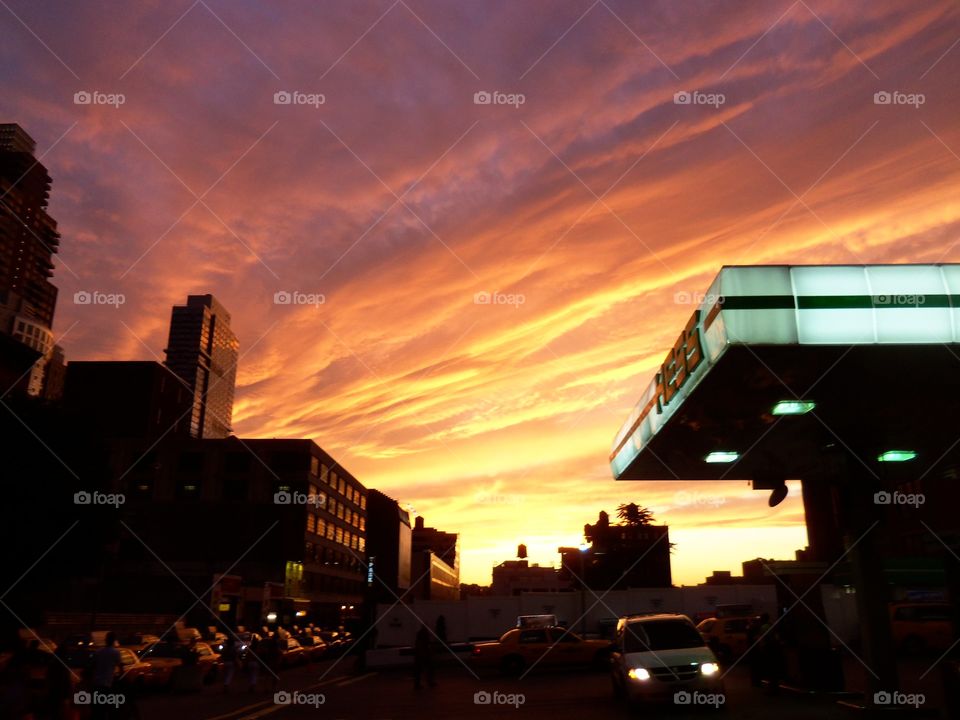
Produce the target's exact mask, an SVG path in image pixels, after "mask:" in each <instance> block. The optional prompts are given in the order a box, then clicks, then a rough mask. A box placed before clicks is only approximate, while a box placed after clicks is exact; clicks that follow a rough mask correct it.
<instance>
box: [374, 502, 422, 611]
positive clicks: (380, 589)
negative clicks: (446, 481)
mask: <svg viewBox="0 0 960 720" xmlns="http://www.w3.org/2000/svg"><path fill="white" fill-rule="evenodd" d="M367 520H368V521H369V525H368V526H367V594H368V596H369V597H371V598H374V599H376V600H377V601H378V602H386V603H392V602H393V601H394V600H397V599H398V598H402V597H403V596H404V594H405V593H406V592H407V590H408V589H409V588H410V580H411V578H410V553H411V549H412V537H413V536H412V533H413V530H412V528H411V527H410V513H409V512H408V511H407V510H405V509H404V508H402V507H400V504H399V503H398V502H397V501H396V500H394V499H393V498H391V497H390V496H389V495H386V494H385V493H382V492H380V491H379V490H368V491H367Z"/></svg>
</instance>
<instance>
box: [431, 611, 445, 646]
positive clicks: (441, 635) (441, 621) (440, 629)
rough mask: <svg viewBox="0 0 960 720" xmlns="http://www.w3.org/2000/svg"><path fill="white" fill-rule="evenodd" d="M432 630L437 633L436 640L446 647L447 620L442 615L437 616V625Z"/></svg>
mask: <svg viewBox="0 0 960 720" xmlns="http://www.w3.org/2000/svg"><path fill="white" fill-rule="evenodd" d="M434 630H435V631H436V633H437V639H438V640H439V641H440V644H441V645H443V646H444V647H446V646H447V618H445V617H444V616H443V615H437V623H436V627H435V628H434Z"/></svg>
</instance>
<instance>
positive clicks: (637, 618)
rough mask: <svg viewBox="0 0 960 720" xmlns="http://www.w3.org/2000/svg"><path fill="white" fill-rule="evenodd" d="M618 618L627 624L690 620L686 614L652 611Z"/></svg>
mask: <svg viewBox="0 0 960 720" xmlns="http://www.w3.org/2000/svg"><path fill="white" fill-rule="evenodd" d="M620 619H621V620H623V621H624V622H626V623H628V624H633V623H644V622H658V621H661V620H681V621H685V622H690V618H688V617H687V616H686V615H679V614H677V613H654V614H651V615H627V616H625V617H622V618H620ZM707 619H710V618H707Z"/></svg>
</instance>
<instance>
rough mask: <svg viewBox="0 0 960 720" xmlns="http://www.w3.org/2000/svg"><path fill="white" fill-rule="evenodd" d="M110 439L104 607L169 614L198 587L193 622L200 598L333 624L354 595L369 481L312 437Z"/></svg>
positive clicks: (354, 601)
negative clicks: (112, 535)
mask: <svg viewBox="0 0 960 720" xmlns="http://www.w3.org/2000/svg"><path fill="white" fill-rule="evenodd" d="M111 448H112V451H111V453H110V470H109V473H110V475H111V477H112V478H113V483H112V485H111V487H110V488H109V489H110V490H112V491H113V492H117V493H122V494H123V497H124V499H125V501H124V503H123V505H122V507H121V508H120V510H119V512H120V516H121V518H122V520H123V525H122V526H121V528H120V530H119V532H118V534H117V538H116V539H115V540H114V541H112V544H111V547H112V550H111V554H108V560H107V562H106V569H105V571H104V582H103V589H102V590H101V593H100V597H101V598H103V597H109V598H110V599H111V604H110V606H109V608H108V609H110V610H111V611H123V610H127V611H137V612H158V613H161V612H174V613H176V614H178V615H179V614H180V613H183V612H185V611H186V610H187V608H189V607H190V606H191V605H193V604H194V603H193V601H194V600H196V597H199V598H201V600H202V603H197V604H196V605H195V607H194V609H193V610H192V611H191V614H190V615H188V619H189V620H191V621H192V622H194V623H196V624H197V625H198V626H206V625H210V624H212V619H211V617H210V613H209V610H208V609H207V607H210V608H212V610H213V611H214V614H215V615H216V617H217V618H218V619H219V620H222V621H223V622H225V623H228V624H245V625H252V626H258V625H259V624H261V623H262V622H264V621H267V620H271V621H272V620H274V619H275V621H276V622H279V623H282V624H289V623H292V622H297V621H300V622H307V621H310V622H316V623H318V624H321V625H327V626H336V625H338V624H339V623H340V622H342V621H343V620H344V615H343V611H342V608H344V607H347V608H348V607H349V606H351V605H354V606H357V607H359V605H360V603H361V602H362V600H363V591H364V586H365V579H366V578H365V572H364V567H365V562H364V558H365V556H366V512H367V491H366V489H365V488H364V486H363V485H362V484H361V483H360V482H359V481H358V480H357V479H356V478H355V477H353V476H352V475H351V474H350V473H349V472H347V471H346V470H344V469H343V468H342V467H341V466H340V465H339V464H337V463H336V461H335V460H334V459H333V458H331V457H330V456H329V455H328V454H327V453H326V452H325V451H324V450H323V449H321V448H320V447H319V446H318V445H317V444H316V443H314V442H313V441H311V440H241V439H239V438H235V437H232V438H226V439H214V440H202V439H201V440H197V439H192V438H166V439H164V440H163V441H162V442H160V443H149V442H145V441H144V440H141V439H137V440H116V441H114V442H113V443H111ZM185 586H186V587H189V588H190V591H187V590H186V589H185ZM192 594H195V596H192ZM100 602H101V604H103V603H104V601H103V600H101V601H100ZM271 616H272V618H271Z"/></svg>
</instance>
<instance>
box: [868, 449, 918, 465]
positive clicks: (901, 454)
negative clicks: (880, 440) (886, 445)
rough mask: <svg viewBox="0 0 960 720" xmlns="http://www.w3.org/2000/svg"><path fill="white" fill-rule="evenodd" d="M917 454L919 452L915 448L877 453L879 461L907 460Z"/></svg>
mask: <svg viewBox="0 0 960 720" xmlns="http://www.w3.org/2000/svg"><path fill="white" fill-rule="evenodd" d="M916 456H917V453H916V452H914V451H913V450H887V451H886V452H882V453H880V454H879V455H877V462H906V461H907V460H913V459H914V458H915V457H916Z"/></svg>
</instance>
